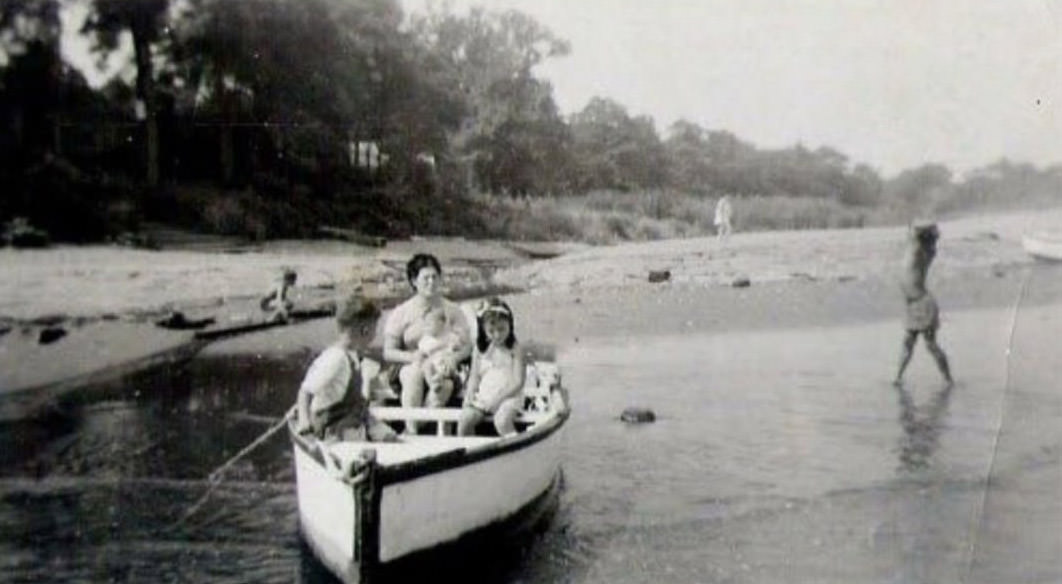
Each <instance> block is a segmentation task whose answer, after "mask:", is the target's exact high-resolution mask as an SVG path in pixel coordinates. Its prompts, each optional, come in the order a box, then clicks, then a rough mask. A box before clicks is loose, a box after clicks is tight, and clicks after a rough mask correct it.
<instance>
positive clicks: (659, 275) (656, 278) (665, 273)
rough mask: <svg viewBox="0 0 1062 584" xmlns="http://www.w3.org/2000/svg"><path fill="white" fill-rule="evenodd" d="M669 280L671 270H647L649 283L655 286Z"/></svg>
mask: <svg viewBox="0 0 1062 584" xmlns="http://www.w3.org/2000/svg"><path fill="white" fill-rule="evenodd" d="M670 279H671V270H649V281H650V282H652V283H654V284H656V283H658V282H667V281H668V280H670Z"/></svg>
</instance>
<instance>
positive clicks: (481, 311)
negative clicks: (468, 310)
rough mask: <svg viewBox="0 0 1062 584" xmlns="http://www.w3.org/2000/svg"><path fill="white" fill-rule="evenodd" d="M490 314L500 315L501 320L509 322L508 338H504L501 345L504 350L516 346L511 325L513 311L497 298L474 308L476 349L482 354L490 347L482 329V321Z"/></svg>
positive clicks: (487, 300) (513, 328)
mask: <svg viewBox="0 0 1062 584" xmlns="http://www.w3.org/2000/svg"><path fill="white" fill-rule="evenodd" d="M490 313H495V314H500V315H501V316H502V318H504V319H505V320H507V321H509V336H507V337H505V341H504V343H503V344H504V345H505V348H506V349H512V348H513V345H515V344H516V326H514V325H513V311H512V309H511V308H509V305H508V304H506V303H505V302H504V301H503V300H502V299H501V298H498V297H497V296H492V297H490V298H488V299H486V300H484V301H483V302H481V303H480V304H479V306H477V307H476V349H477V350H478V351H479V352H480V353H482V352H484V351H486V350H487V347H489V346H490V339H488V338H487V331H486V329H485V328H484V327H483V319H484V318H486V316H487V315H488V314H490Z"/></svg>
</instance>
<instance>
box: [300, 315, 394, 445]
mask: <svg viewBox="0 0 1062 584" xmlns="http://www.w3.org/2000/svg"><path fill="white" fill-rule="evenodd" d="M376 313H377V311H376V308H375V307H374V306H373V305H371V304H368V303H365V302H363V301H361V299H360V298H356V297H355V298H352V299H351V300H350V301H348V302H347V303H345V304H344V306H343V307H342V309H341V310H340V311H339V312H338V313H337V315H336V325H337V326H338V328H339V337H338V338H337V339H336V340H335V342H333V343H332V344H331V345H329V346H328V348H326V349H325V350H324V351H322V352H321V354H320V355H318V356H317V358H316V359H314V361H313V363H312V364H311V365H310V368H309V369H308V370H307V371H306V376H305V377H304V378H303V380H302V385H300V386H299V395H298V398H297V408H296V411H297V416H298V417H297V419H296V425H295V429H296V431H297V432H298V433H300V434H305V433H311V432H312V433H313V435H314V436H316V437H317V438H318V439H319V440H326V441H336V440H365V441H368V442H395V441H397V440H398V437H397V435H396V434H395V431H394V430H392V429H391V427H390V426H388V425H387V424H384V423H383V422H381V421H379V420H376V419H375V418H373V417H372V416H371V415H370V414H369V401H368V396H366V395H365V393H364V390H365V389H367V387H365V386H364V384H363V383H362V375H361V360H360V358H359V356H358V352H357V351H356V350H354V348H353V347H354V342H355V340H356V339H357V338H358V337H359V333H360V328H361V326H362V325H363V324H364V323H366V322H371V320H372V319H371V317H373V316H375V314H376Z"/></svg>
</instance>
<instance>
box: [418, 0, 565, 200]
mask: <svg viewBox="0 0 1062 584" xmlns="http://www.w3.org/2000/svg"><path fill="white" fill-rule="evenodd" d="M412 29H413V31H414V34H415V37H416V39H417V42H418V43H419V44H420V46H422V47H424V50H425V51H426V52H427V53H429V54H431V55H432V56H433V58H434V59H435V60H436V63H437V64H438V65H439V66H440V68H441V70H442V73H441V75H440V76H439V77H438V79H437V81H438V82H441V83H443V84H446V85H447V86H449V87H451V88H452V89H450V92H451V95H452V96H454V98H455V100H456V101H457V103H461V104H462V105H463V107H462V108H461V111H460V120H461V122H460V125H459V127H458V128H457V129H456V130H455V131H453V132H452V133H451V134H450V145H451V149H452V150H453V152H454V153H455V155H456V156H457V157H458V158H459V159H460V160H462V161H464V163H465V165H466V168H467V169H468V171H469V173H470V174H471V177H470V179H471V180H470V182H473V183H477V184H478V186H479V187H480V188H484V189H487V190H491V191H507V192H514V193H531V192H543V191H546V190H554V189H558V188H563V176H564V173H563V172H562V167H563V163H564V161H565V158H564V156H562V155H561V154H562V153H563V152H564V151H565V150H566V148H567V132H566V130H565V128H564V124H563V120H562V119H561V118H560V114H559V113H558V111H557V107H556V104H555V103H554V101H553V95H552V87H551V86H550V85H549V84H548V83H547V82H545V81H542V80H540V79H538V78H536V77H535V75H534V72H533V69H534V68H535V66H537V65H538V64H540V63H541V62H543V61H544V60H545V59H547V58H552V57H558V56H563V55H566V54H567V53H568V52H569V50H570V49H569V45H568V43H567V42H565V41H563V40H561V39H559V38H557V37H556V36H554V35H553V33H551V32H550V31H549V30H548V29H546V28H545V27H543V26H542V25H540V24H539V23H538V22H536V21H535V20H534V19H532V18H531V17H529V16H527V15H525V14H523V13H521V12H518V11H507V12H502V13H493V12H487V11H484V10H482V9H478V8H477V9H473V10H471V11H470V12H469V13H468V14H467V15H466V16H458V15H456V14H454V13H453V12H451V11H449V9H447V8H444V9H442V10H435V9H432V10H431V11H429V12H428V13H427V14H426V15H418V16H416V17H414V18H413V20H412Z"/></svg>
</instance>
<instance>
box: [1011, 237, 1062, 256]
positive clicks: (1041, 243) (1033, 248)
mask: <svg viewBox="0 0 1062 584" xmlns="http://www.w3.org/2000/svg"><path fill="white" fill-rule="evenodd" d="M1021 245H1022V247H1023V248H1025V252H1026V253H1028V254H1029V255H1031V256H1033V257H1037V258H1040V259H1045V260H1052V261H1062V233H1060V232H1040V233H1030V234H1026V235H1024V236H1022V238H1021Z"/></svg>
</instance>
